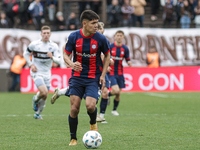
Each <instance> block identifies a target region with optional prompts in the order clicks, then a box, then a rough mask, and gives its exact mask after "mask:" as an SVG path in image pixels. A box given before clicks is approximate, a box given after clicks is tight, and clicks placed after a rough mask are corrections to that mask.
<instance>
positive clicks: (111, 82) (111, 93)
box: [108, 75, 119, 105]
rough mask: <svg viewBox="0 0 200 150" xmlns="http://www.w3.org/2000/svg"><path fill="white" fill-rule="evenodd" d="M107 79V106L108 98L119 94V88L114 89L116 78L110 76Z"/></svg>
mask: <svg viewBox="0 0 200 150" xmlns="http://www.w3.org/2000/svg"><path fill="white" fill-rule="evenodd" d="M109 79H110V87H111V91H110V92H109V93H108V105H109V104H110V97H111V96H113V95H116V94H118V93H119V90H118V89H119V88H117V87H116V85H117V86H118V83H117V79H116V76H115V75H110V77H109Z"/></svg>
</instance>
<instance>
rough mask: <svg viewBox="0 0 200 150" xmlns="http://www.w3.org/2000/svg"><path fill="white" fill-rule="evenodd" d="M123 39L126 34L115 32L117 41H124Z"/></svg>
mask: <svg viewBox="0 0 200 150" xmlns="http://www.w3.org/2000/svg"><path fill="white" fill-rule="evenodd" d="M123 39H124V35H123V34H122V33H117V34H115V41H116V42H118V43H122V41H123Z"/></svg>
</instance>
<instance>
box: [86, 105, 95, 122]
mask: <svg viewBox="0 0 200 150" xmlns="http://www.w3.org/2000/svg"><path fill="white" fill-rule="evenodd" d="M87 113H88V115H89V116H90V124H95V123H96V118H97V108H95V111H94V112H93V113H89V112H87Z"/></svg>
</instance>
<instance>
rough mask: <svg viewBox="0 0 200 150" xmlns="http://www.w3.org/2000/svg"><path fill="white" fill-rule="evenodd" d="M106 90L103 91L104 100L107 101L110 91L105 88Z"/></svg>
mask: <svg viewBox="0 0 200 150" xmlns="http://www.w3.org/2000/svg"><path fill="white" fill-rule="evenodd" d="M104 89H105V90H103V91H102V98H104V99H107V98H108V89H107V88H104Z"/></svg>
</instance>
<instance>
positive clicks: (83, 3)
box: [78, 0, 88, 18]
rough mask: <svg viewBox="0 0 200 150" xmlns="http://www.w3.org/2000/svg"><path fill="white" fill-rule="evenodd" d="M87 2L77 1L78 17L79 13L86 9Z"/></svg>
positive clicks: (83, 0)
mask: <svg viewBox="0 0 200 150" xmlns="http://www.w3.org/2000/svg"><path fill="white" fill-rule="evenodd" d="M87 4H88V3H87V2H86V1H85V0H82V2H78V5H79V18H80V16H81V13H82V12H83V11H84V10H85V9H86V5H87Z"/></svg>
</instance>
